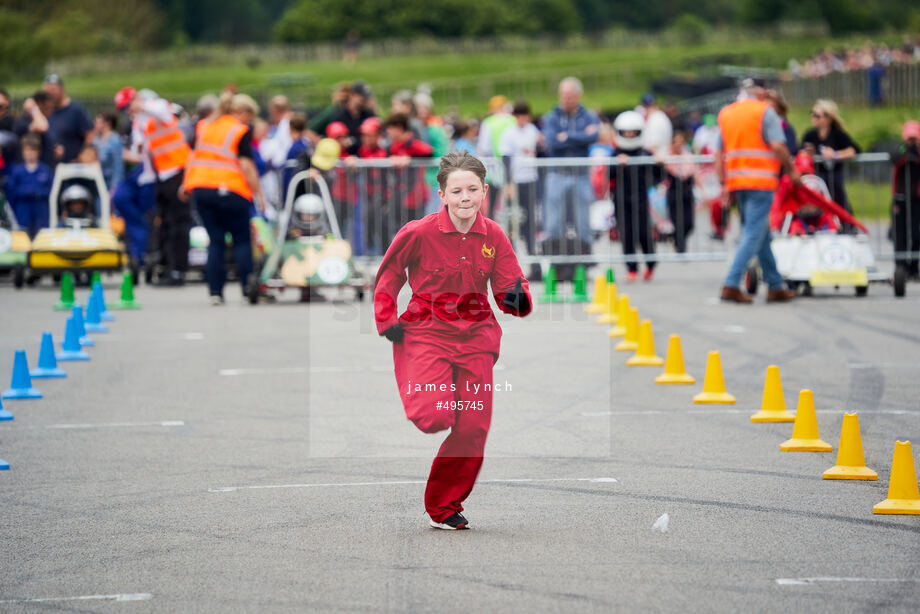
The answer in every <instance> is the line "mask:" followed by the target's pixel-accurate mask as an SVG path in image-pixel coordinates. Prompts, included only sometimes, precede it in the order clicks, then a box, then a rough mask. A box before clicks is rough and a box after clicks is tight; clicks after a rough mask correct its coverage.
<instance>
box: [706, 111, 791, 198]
mask: <svg viewBox="0 0 920 614" xmlns="http://www.w3.org/2000/svg"><path fill="white" fill-rule="evenodd" d="M768 106H769V105H768V103H766V102H761V101H759V100H739V101H738V102H735V103H733V104H730V105H728V106H727V107H725V108H724V109H722V111H721V112H720V113H719V129H720V130H721V132H722V150H723V151H724V152H725V187H726V188H727V189H728V191H729V192H734V191H736V190H765V191H768V192H773V191H775V190H776V188H777V186H778V185H779V171H780V166H781V165H780V161H779V159H778V158H777V157H776V154H775V153H774V152H773V149H771V148H770V146H769V145H768V144H767V143H765V142H764V140H763V135H762V128H761V127H762V126H763V115H764V113H765V112H766V111H767V108H768Z"/></svg>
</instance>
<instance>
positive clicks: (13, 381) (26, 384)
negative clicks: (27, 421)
mask: <svg viewBox="0 0 920 614" xmlns="http://www.w3.org/2000/svg"><path fill="white" fill-rule="evenodd" d="M0 396H2V397H3V398H4V399H40V398H42V393H41V392H39V391H38V390H36V389H35V388H33V387H32V378H31V377H29V362H28V361H27V360H26V351H25V350H16V354H15V357H14V358H13V377H11V378H10V387H9V388H7V389H6V390H4V391H3V394H2V395H0Z"/></svg>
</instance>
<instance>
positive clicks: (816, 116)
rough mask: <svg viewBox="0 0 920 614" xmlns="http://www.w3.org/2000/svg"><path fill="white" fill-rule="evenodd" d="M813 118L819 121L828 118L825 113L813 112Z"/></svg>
mask: <svg viewBox="0 0 920 614" xmlns="http://www.w3.org/2000/svg"><path fill="white" fill-rule="evenodd" d="M811 116H812V117H814V118H817V119H821V118H822V117H827V115H825V114H824V113H818V112H817V111H812V112H811Z"/></svg>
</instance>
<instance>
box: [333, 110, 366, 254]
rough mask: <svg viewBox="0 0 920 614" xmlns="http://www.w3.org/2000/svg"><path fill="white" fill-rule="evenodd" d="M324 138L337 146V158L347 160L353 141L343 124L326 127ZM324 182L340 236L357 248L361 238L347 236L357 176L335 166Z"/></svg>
mask: <svg viewBox="0 0 920 614" xmlns="http://www.w3.org/2000/svg"><path fill="white" fill-rule="evenodd" d="M326 136H327V137H328V138H330V139H334V140H335V142H336V143H338V144H339V151H340V153H339V158H340V159H342V160H343V161H344V159H346V158H348V156H349V147H350V146H351V144H352V141H353V139H352V137H351V133H350V132H349V131H348V126H346V125H345V124H344V123H343V122H340V121H334V122H332V123H330V124H329V125H328V126H326ZM355 150H357V148H355ZM326 180H327V181H329V191H330V192H331V195H332V203H333V205H335V215H336V218H337V219H338V223H339V229H340V230H341V231H342V236H343V237H345V238H346V239H348V240H349V241H351V242H352V246H353V247H357V245H356V244H357V243H358V241H357V239H360V238H361V237H360V236H358V237H355V236H353V235H350V234H349V233H350V232H352V231H353V230H354V221H355V205H356V204H357V202H358V182H357V174H356V173H355V170H354V168H352V167H351V166H350V165H349V166H348V167H346V166H344V165H341V164H337V165H336V166H335V168H333V169H332V170H331V171H330V172H328V173H326ZM356 251H358V252H359V253H360V251H361V250H360V248H357V249H356Z"/></svg>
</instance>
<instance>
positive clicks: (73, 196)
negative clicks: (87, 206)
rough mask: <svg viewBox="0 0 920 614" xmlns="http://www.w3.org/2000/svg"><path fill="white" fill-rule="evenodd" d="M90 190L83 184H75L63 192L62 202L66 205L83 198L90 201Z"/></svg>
mask: <svg viewBox="0 0 920 614" xmlns="http://www.w3.org/2000/svg"><path fill="white" fill-rule="evenodd" d="M92 198H93V197H92V196H91V195H90V193H89V190H87V189H86V188H84V187H83V186H82V185H79V184H74V185H72V186H70V187H69V188H67V189H66V190H64V191H63V192H62V193H61V204H62V205H66V204H67V203H69V202H73V201H75V200H82V201H85V202H87V203H89V202H90V201H91V200H92Z"/></svg>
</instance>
